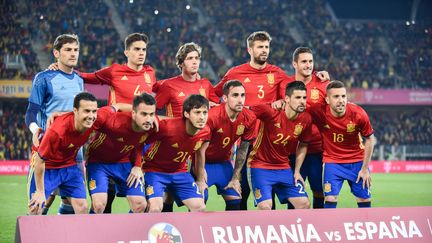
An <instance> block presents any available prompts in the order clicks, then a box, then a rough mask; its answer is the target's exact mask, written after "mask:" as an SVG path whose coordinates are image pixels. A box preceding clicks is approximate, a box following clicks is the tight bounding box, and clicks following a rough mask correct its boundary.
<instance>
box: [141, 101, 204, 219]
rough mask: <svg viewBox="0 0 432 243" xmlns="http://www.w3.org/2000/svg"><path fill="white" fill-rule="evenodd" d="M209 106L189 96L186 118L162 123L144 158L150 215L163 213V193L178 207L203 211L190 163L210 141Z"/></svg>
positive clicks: (200, 195) (201, 198)
mask: <svg viewBox="0 0 432 243" xmlns="http://www.w3.org/2000/svg"><path fill="white" fill-rule="evenodd" d="M208 109H209V102H208V100H207V99H206V98H204V97H203V96H201V95H198V94H193V95H190V96H189V97H188V98H187V99H186V100H185V102H184V104H183V117H182V118H180V117H178V118H173V119H167V120H163V121H161V122H160V126H159V132H158V133H157V134H155V136H154V137H153V140H154V143H153V145H152V146H151V147H150V148H149V150H148V151H147V152H146V154H145V158H144V160H145V162H144V165H143V169H144V172H145V176H144V177H145V181H146V196H147V200H148V204H149V212H161V211H162V207H163V193H164V192H165V191H168V192H170V193H171V194H172V195H173V196H174V198H175V200H176V202H177V204H184V205H186V207H187V208H188V209H189V210H190V211H204V210H205V204H204V200H203V195H202V194H201V192H200V191H199V188H198V186H197V184H196V183H195V180H194V179H193V177H192V175H191V174H190V173H188V168H187V167H188V165H187V161H188V160H190V158H191V156H194V155H195V152H196V151H197V150H199V149H200V147H201V145H202V144H203V143H204V142H205V141H206V140H208V139H209V136H210V130H209V128H208V127H207V126H206V122H207V118H208Z"/></svg>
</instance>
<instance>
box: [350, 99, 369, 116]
mask: <svg viewBox="0 0 432 243" xmlns="http://www.w3.org/2000/svg"><path fill="white" fill-rule="evenodd" d="M346 106H347V109H348V110H349V111H350V112H351V113H352V114H353V115H355V116H356V117H359V118H362V117H368V115H367V113H366V111H365V110H364V109H363V107H361V106H359V105H357V104H355V103H352V102H347V104H346Z"/></svg>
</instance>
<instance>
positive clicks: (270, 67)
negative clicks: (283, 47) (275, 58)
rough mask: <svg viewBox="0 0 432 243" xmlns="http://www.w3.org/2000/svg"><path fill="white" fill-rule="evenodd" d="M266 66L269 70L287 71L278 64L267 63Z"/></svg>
mask: <svg viewBox="0 0 432 243" xmlns="http://www.w3.org/2000/svg"><path fill="white" fill-rule="evenodd" d="M266 68H267V69H268V70H269V71H273V72H282V73H285V71H284V70H283V69H282V68H280V67H279V66H276V65H274V64H270V63H267V66H266Z"/></svg>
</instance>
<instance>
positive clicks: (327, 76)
mask: <svg viewBox="0 0 432 243" xmlns="http://www.w3.org/2000/svg"><path fill="white" fill-rule="evenodd" d="M316 76H317V77H318V78H319V79H320V80H321V82H324V81H327V80H330V74H329V73H328V72H327V71H319V72H317V73H316Z"/></svg>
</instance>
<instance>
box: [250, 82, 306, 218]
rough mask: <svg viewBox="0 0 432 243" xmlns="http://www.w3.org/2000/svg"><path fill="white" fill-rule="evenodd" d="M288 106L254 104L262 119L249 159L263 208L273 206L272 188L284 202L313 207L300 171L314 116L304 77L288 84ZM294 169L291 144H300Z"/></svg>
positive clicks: (254, 110) (257, 113) (258, 205)
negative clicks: (307, 96) (308, 111)
mask: <svg viewBox="0 0 432 243" xmlns="http://www.w3.org/2000/svg"><path fill="white" fill-rule="evenodd" d="M285 102H286V105H285V107H284V110H282V111H277V110H274V109H273V108H272V107H271V106H270V105H269V104H261V105H257V106H252V107H251V110H252V111H253V112H254V113H255V115H256V117H257V118H258V119H260V120H261V121H262V122H261V123H260V127H259V132H258V135H257V138H256V142H255V143H254V146H253V150H252V151H251V153H250V155H249V158H248V163H250V168H251V182H252V188H253V192H254V197H255V203H256V204H257V207H258V209H260V210H270V209H272V204H273V203H272V191H274V192H275V193H276V195H277V196H278V198H279V201H280V203H287V202H288V201H289V202H290V203H292V204H293V205H294V207H295V208H309V206H310V203H309V200H308V198H307V194H306V192H305V191H304V181H303V178H302V176H301V175H300V168H301V166H302V163H303V160H304V157H305V156H306V152H307V146H308V142H309V141H310V140H311V125H312V118H311V117H310V115H309V114H308V113H306V112H304V111H305V109H306V87H305V85H304V84H303V82H301V81H294V82H291V83H289V84H288V85H287V87H286V92H285ZM297 144H298V146H297V151H296V165H295V169H294V173H293V171H292V168H291V167H290V164H289V162H288V159H287V158H288V156H289V155H290V147H292V146H293V145H297Z"/></svg>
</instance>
